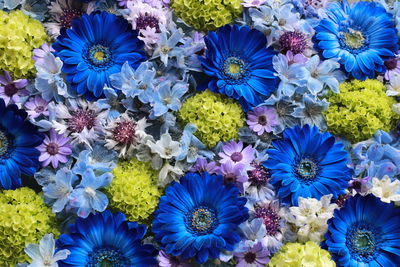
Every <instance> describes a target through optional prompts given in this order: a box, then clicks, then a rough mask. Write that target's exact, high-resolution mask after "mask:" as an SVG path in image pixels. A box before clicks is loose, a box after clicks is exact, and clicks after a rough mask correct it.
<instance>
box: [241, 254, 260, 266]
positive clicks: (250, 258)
mask: <svg viewBox="0 0 400 267" xmlns="http://www.w3.org/2000/svg"><path fill="white" fill-rule="evenodd" d="M256 258H257V257H256V254H255V253H254V252H247V253H246V254H244V260H245V261H246V263H249V264H250V263H254V262H255V260H256Z"/></svg>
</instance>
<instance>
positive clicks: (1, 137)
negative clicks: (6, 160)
mask: <svg viewBox="0 0 400 267" xmlns="http://www.w3.org/2000/svg"><path fill="white" fill-rule="evenodd" d="M8 144H9V143H8V138H7V136H6V134H5V133H3V132H2V131H0V157H1V156H3V155H5V154H6V153H7V151H8Z"/></svg>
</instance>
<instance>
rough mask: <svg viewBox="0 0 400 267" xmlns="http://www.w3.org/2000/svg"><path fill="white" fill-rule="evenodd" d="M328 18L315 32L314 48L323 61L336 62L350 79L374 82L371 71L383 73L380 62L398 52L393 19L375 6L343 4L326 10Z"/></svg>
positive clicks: (368, 3) (344, 0)
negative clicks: (370, 79) (350, 75)
mask: <svg viewBox="0 0 400 267" xmlns="http://www.w3.org/2000/svg"><path fill="white" fill-rule="evenodd" d="M327 14H328V17H327V18H325V19H323V20H322V21H321V22H320V24H319V25H318V26H317V27H316V28H315V30H316V35H315V46H316V48H317V49H319V50H322V55H323V56H324V57H325V58H339V62H340V63H341V64H342V66H343V67H344V69H345V70H346V72H348V73H351V74H352V75H353V77H354V78H356V79H360V80H365V79H366V78H367V77H368V78H374V76H375V71H377V72H384V71H385V64H384V61H385V60H388V59H390V58H393V57H394V56H395V52H397V49H398V45H397V42H398V38H397V31H396V28H395V24H394V19H393V16H392V15H391V14H389V13H388V12H387V11H386V10H385V8H384V7H383V6H381V5H380V4H379V3H375V2H357V3H355V4H354V5H353V6H350V5H349V4H348V3H347V1H346V0H343V1H342V4H340V3H338V2H335V3H332V4H330V5H329V7H328V9H327Z"/></svg>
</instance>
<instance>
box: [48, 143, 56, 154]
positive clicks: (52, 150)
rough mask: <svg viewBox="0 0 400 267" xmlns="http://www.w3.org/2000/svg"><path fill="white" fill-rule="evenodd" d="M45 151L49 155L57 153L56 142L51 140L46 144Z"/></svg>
mask: <svg viewBox="0 0 400 267" xmlns="http://www.w3.org/2000/svg"><path fill="white" fill-rule="evenodd" d="M46 151H47V153H49V154H50V155H52V156H54V155H57V154H58V144H56V143H54V142H51V143H49V144H48V145H47V147H46Z"/></svg>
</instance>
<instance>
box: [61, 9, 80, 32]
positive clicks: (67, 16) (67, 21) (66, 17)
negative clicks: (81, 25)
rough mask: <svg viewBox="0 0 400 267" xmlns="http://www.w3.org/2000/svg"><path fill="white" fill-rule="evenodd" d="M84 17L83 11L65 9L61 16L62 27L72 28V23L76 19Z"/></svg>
mask: <svg viewBox="0 0 400 267" xmlns="http://www.w3.org/2000/svg"><path fill="white" fill-rule="evenodd" d="M82 15H83V11H81V10H77V9H64V10H63V13H62V14H61V16H60V24H61V26H62V27H65V28H70V27H71V26H72V21H73V19H74V18H76V17H80V16H82Z"/></svg>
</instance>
